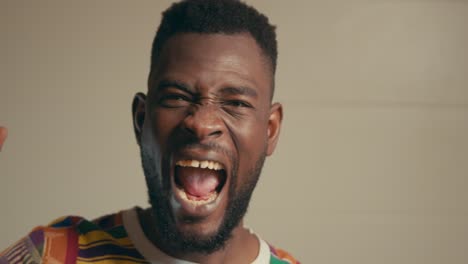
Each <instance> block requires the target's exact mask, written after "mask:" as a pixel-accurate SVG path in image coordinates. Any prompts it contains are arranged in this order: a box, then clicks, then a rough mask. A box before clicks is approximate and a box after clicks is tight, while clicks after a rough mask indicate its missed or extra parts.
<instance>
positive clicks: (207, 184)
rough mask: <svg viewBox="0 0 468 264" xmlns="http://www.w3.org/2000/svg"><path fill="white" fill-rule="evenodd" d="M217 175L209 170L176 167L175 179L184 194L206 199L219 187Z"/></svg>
mask: <svg viewBox="0 0 468 264" xmlns="http://www.w3.org/2000/svg"><path fill="white" fill-rule="evenodd" d="M218 176H219V175H218V173H217V172H216V171H214V170H210V169H201V168H192V167H177V171H176V177H177V179H178V183H179V184H180V185H182V187H183V189H184V190H185V192H186V193H188V194H190V195H192V196H196V197H198V198H205V197H208V196H209V194H210V193H212V192H213V191H214V190H215V189H216V187H218V185H219V177H218Z"/></svg>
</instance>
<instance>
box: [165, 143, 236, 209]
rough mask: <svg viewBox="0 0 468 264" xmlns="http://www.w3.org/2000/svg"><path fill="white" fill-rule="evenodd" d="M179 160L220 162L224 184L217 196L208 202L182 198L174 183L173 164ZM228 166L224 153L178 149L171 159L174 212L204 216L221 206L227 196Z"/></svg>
mask: <svg viewBox="0 0 468 264" xmlns="http://www.w3.org/2000/svg"><path fill="white" fill-rule="evenodd" d="M180 160H200V161H203V160H209V161H215V162H218V163H220V164H221V165H222V166H223V170H224V173H225V176H226V180H225V182H224V186H223V188H222V189H221V192H219V193H218V196H217V197H216V199H215V200H213V201H211V202H209V203H191V202H188V201H187V200H185V199H184V198H182V196H181V190H180V189H179V188H178V187H177V186H176V183H175V166H176V165H175V164H176V163H177V162H178V161H180ZM230 169H231V168H230V166H229V163H228V162H227V158H226V157H225V156H224V155H220V154H219V153H218V152H214V151H205V150H197V149H190V150H183V151H179V152H177V153H176V154H174V155H173V158H172V161H171V188H172V199H171V203H172V208H173V210H175V211H176V212H177V211H179V212H178V213H180V214H181V215H183V216H187V217H190V218H204V217H208V216H209V215H211V214H213V213H214V212H215V211H216V209H217V208H218V207H220V206H221V204H222V202H223V201H225V200H226V199H225V197H226V196H227V189H228V186H229V182H230V179H231V177H230V176H231V175H230V171H231V170H230Z"/></svg>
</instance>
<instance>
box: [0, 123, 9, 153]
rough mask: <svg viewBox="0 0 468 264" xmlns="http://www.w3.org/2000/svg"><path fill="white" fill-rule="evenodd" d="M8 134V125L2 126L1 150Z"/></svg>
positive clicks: (0, 132)
mask: <svg viewBox="0 0 468 264" xmlns="http://www.w3.org/2000/svg"><path fill="white" fill-rule="evenodd" d="M7 136H8V130H7V128H6V127H0V151H1V150H2V147H3V143H4V142H5V140H6V138H7Z"/></svg>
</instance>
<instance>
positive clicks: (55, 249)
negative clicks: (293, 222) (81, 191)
mask: <svg viewBox="0 0 468 264" xmlns="http://www.w3.org/2000/svg"><path fill="white" fill-rule="evenodd" d="M137 210H139V209H138V208H132V209H129V210H125V211H121V212H119V213H117V214H111V215H107V216H104V217H101V218H98V219H96V220H93V221H88V220H86V219H84V218H82V217H77V216H67V217H63V218H60V219H58V220H56V221H54V222H52V223H51V224H50V225H49V226H47V227H37V228H35V229H34V230H33V231H32V232H31V233H30V234H29V235H28V236H26V237H24V238H23V239H21V240H20V241H18V242H17V243H16V244H14V245H12V246H11V247H9V248H7V249H6V250H5V251H3V252H2V253H0V264H6V263H31V264H33V263H43V264H58V263H65V264H71V263H79V264H85V263H96V264H110V263H119V264H134V263H164V264H193V262H188V261H185V260H180V259H175V258H173V257H170V256H168V255H166V254H165V253H163V252H162V251H161V250H159V249H158V248H157V247H155V246H154V245H153V244H152V243H151V242H150V241H149V240H148V239H147V238H146V236H145V235H144V233H143V230H142V228H141V226H140V223H139V221H138V214H137ZM257 237H258V236H257ZM259 241H260V250H259V254H258V256H257V258H256V259H255V261H254V262H252V263H254V264H263V263H270V264H287V263H290V264H296V263H299V262H298V261H297V260H295V259H294V258H293V257H292V256H291V255H290V254H289V253H287V252H286V251H284V250H281V249H278V248H275V247H273V246H271V245H269V244H267V243H266V242H265V241H264V240H262V239H260V238H259Z"/></svg>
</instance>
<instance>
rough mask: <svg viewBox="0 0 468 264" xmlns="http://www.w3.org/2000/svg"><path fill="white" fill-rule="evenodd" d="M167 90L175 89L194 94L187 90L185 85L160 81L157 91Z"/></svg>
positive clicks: (171, 81) (177, 82) (173, 81)
mask: <svg viewBox="0 0 468 264" xmlns="http://www.w3.org/2000/svg"><path fill="white" fill-rule="evenodd" d="M167 88H177V89H179V90H182V91H184V92H186V93H189V94H194V91H193V90H192V89H190V88H189V86H188V85H186V84H185V83H182V82H179V81H175V80H162V81H160V82H159V84H158V91H162V90H164V89H167Z"/></svg>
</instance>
